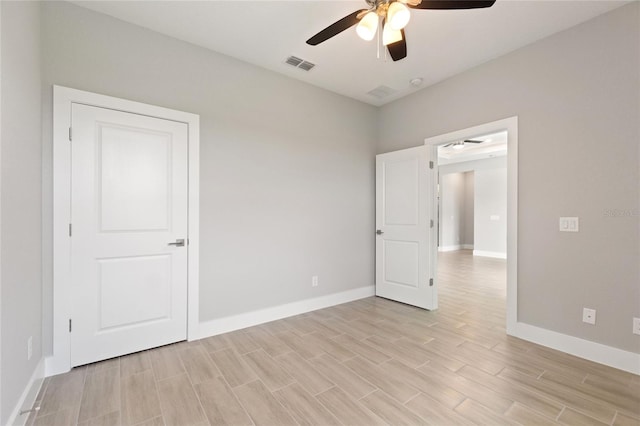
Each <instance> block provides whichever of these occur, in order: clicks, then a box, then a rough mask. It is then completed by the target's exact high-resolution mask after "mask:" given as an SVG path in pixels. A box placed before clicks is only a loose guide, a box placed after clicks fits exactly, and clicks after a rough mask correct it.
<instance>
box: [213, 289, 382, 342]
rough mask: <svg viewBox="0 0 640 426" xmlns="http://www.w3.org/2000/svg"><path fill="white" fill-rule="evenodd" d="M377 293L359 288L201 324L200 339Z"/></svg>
mask: <svg viewBox="0 0 640 426" xmlns="http://www.w3.org/2000/svg"><path fill="white" fill-rule="evenodd" d="M375 292H376V291H375V286H366V287H359V288H355V289H353V290H347V291H343V292H340V293H334V294H329V295H326V296H320V297H314V298H312V299H305V300H300V301H298V302H292V303H286V304H284V305H279V306H273V307H271V308H265V309H260V310H257V311H251V312H245V313H243V314H239V315H232V316H229V317H224V318H218V319H214V320H211V321H206V322H202V323H200V338H205V337H211V336H215V335H218V334H222V333H228V332H230V331H235V330H240V329H243V328H247V327H252V326H254V325H258V324H264V323H266V322H269V321H275V320H279V319H282V318H286V317H290V316H293V315H299V314H304V313H305V312H310V311H315V310H318V309H323V308H328V307H330V306H335V305H340V304H342V303H347V302H351V301H353V300H358V299H364V298H365V297H371V296H375Z"/></svg>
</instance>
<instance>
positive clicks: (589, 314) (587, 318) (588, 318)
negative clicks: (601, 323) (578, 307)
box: [582, 308, 596, 325]
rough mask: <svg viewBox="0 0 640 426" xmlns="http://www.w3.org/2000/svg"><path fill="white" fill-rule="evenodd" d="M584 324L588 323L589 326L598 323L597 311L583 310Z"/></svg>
mask: <svg viewBox="0 0 640 426" xmlns="http://www.w3.org/2000/svg"><path fill="white" fill-rule="evenodd" d="M582 322H586V323H587V324H594V325H595V323H596V310H595V309H589V308H583V309H582Z"/></svg>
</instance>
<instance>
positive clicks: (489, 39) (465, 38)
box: [73, 0, 628, 105]
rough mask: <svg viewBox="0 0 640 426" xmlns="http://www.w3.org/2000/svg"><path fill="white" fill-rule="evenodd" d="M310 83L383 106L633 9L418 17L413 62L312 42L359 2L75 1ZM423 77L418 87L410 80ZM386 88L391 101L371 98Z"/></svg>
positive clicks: (599, 4) (500, 10)
mask: <svg viewBox="0 0 640 426" xmlns="http://www.w3.org/2000/svg"><path fill="white" fill-rule="evenodd" d="M73 3H75V4H78V5H80V6H83V7H86V8H88V9H92V10H95V11H98V12H102V13H105V14H108V15H111V16H114V17H116V18H119V19H121V20H123V21H127V22H130V23H133V24H137V25H140V26H142V27H146V28H149V29H152V30H154V31H157V32H160V33H163V34H167V35H169V36H172V37H175V38H177V39H180V40H184V41H187V42H190V43H193V44H196V45H199V46H202V47H205V48H208V49H211V50H213V51H216V52H220V53H223V54H225V55H229V56H232V57H234V58H237V59H240V60H243V61H246V62H249V63H252V64H255V65H258V66H261V67H264V68H266V69H269V70H272V71H275V72H277V73H281V74H284V75H286V76H289V77H292V78H296V79H298V80H302V81H305V82H308V83H310V84H313V85H316V86H319V87H322V88H324V89H328V90H331V91H333V92H336V93H339V94H342V95H345V96H349V97H351V98H354V99H357V100H360V101H363V102H367V103H369V104H372V105H383V104H385V103H387V102H390V101H392V100H395V99H398V98H401V97H403V96H406V95H408V94H410V93H412V92H414V91H416V90H419V89H421V88H424V87H427V86H429V85H432V84H434V83H437V82H439V81H442V80H444V79H446V78H448V77H451V76H453V75H455V74H458V73H460V72H462V71H465V70H467V69H470V68H472V67H474V66H476V65H479V64H481V63H483V62H486V61H488V60H491V59H493V58H496V57H498V56H501V55H504V54H505V53H508V52H510V51H513V50H515V49H518V48H520V47H522V46H524V45H527V44H530V43H532V42H534V41H536V40H539V39H541V38H544V37H546V36H548V35H551V34H553V33H556V32H558V31H561V30H563V29H566V28H569V27H571V26H574V25H576V24H578V23H581V22H584V21H586V20H589V19H591V18H593V17H595V16H597V15H600V14H602V13H605V12H607V11H609V10H612V9H614V8H616V7H619V6H621V5H623V4H625V3H628V1H613V0H611V1H610V0H606V1H597V0H590V1H573V0H546V1H545V0H536V1H518V0H497V2H496V4H495V5H494V6H493V7H491V8H489V9H476V10H453V11H439V10H412V11H411V21H410V22H409V25H408V26H407V28H406V29H405V33H406V38H407V46H408V47H407V50H408V56H407V58H406V59H403V60H401V61H398V62H393V61H391V60H390V59H388V60H384V59H376V50H377V49H376V47H377V46H376V43H375V41H371V42H365V41H363V40H361V39H360V38H358V36H357V35H356V33H355V30H354V29H348V30H347V31H345V32H343V33H341V34H339V35H337V36H335V37H334V38H332V39H330V40H328V41H326V42H324V43H322V44H320V45H318V46H309V45H307V44H306V43H305V41H306V40H307V39H308V38H309V37H311V36H312V35H314V34H315V33H317V32H318V31H320V30H322V29H323V28H324V27H326V26H328V25H329V24H331V23H333V22H335V21H337V20H338V19H340V18H342V17H343V16H346V15H348V14H349V13H351V12H353V11H355V10H358V9H363V8H366V3H365V2H364V0H361V1H352V0H342V1H328V0H316V1H302V0H297V1H270V0H263V1H242V0H235V1H182V0H175V1H154V0H144V1H73ZM290 55H294V56H297V57H299V58H302V59H305V60H307V61H310V62H313V63H315V64H316V67H315V68H313V69H312V70H311V71H309V72H305V71H302V70H300V69H298V68H294V67H292V66H290V65H287V64H285V63H284V61H285V59H286V58H287V57H288V56H290ZM416 77H419V78H422V79H424V82H423V84H422V85H421V86H420V87H418V88H416V87H413V86H411V84H410V83H409V81H410V80H411V79H413V78H416ZM378 86H387V87H389V88H391V89H393V90H394V91H395V92H394V93H393V94H392V95H389V96H387V97H384V98H383V99H378V98H375V97H373V96H371V95H368V94H367V92H369V91H370V90H372V89H374V88H376V87H378Z"/></svg>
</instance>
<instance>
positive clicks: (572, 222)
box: [560, 217, 580, 232]
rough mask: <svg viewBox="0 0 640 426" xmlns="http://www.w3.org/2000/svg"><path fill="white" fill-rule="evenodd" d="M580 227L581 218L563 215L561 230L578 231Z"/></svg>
mask: <svg viewBox="0 0 640 426" xmlns="http://www.w3.org/2000/svg"><path fill="white" fill-rule="evenodd" d="M579 229H580V219H579V218H577V217H561V218H560V232H578V231H579Z"/></svg>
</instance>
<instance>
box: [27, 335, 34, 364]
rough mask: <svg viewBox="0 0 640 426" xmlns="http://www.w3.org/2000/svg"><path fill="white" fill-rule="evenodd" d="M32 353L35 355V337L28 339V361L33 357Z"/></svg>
mask: <svg viewBox="0 0 640 426" xmlns="http://www.w3.org/2000/svg"><path fill="white" fill-rule="evenodd" d="M32 355H33V337H29V339H27V361H29V360H30V359H31V356H32Z"/></svg>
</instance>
